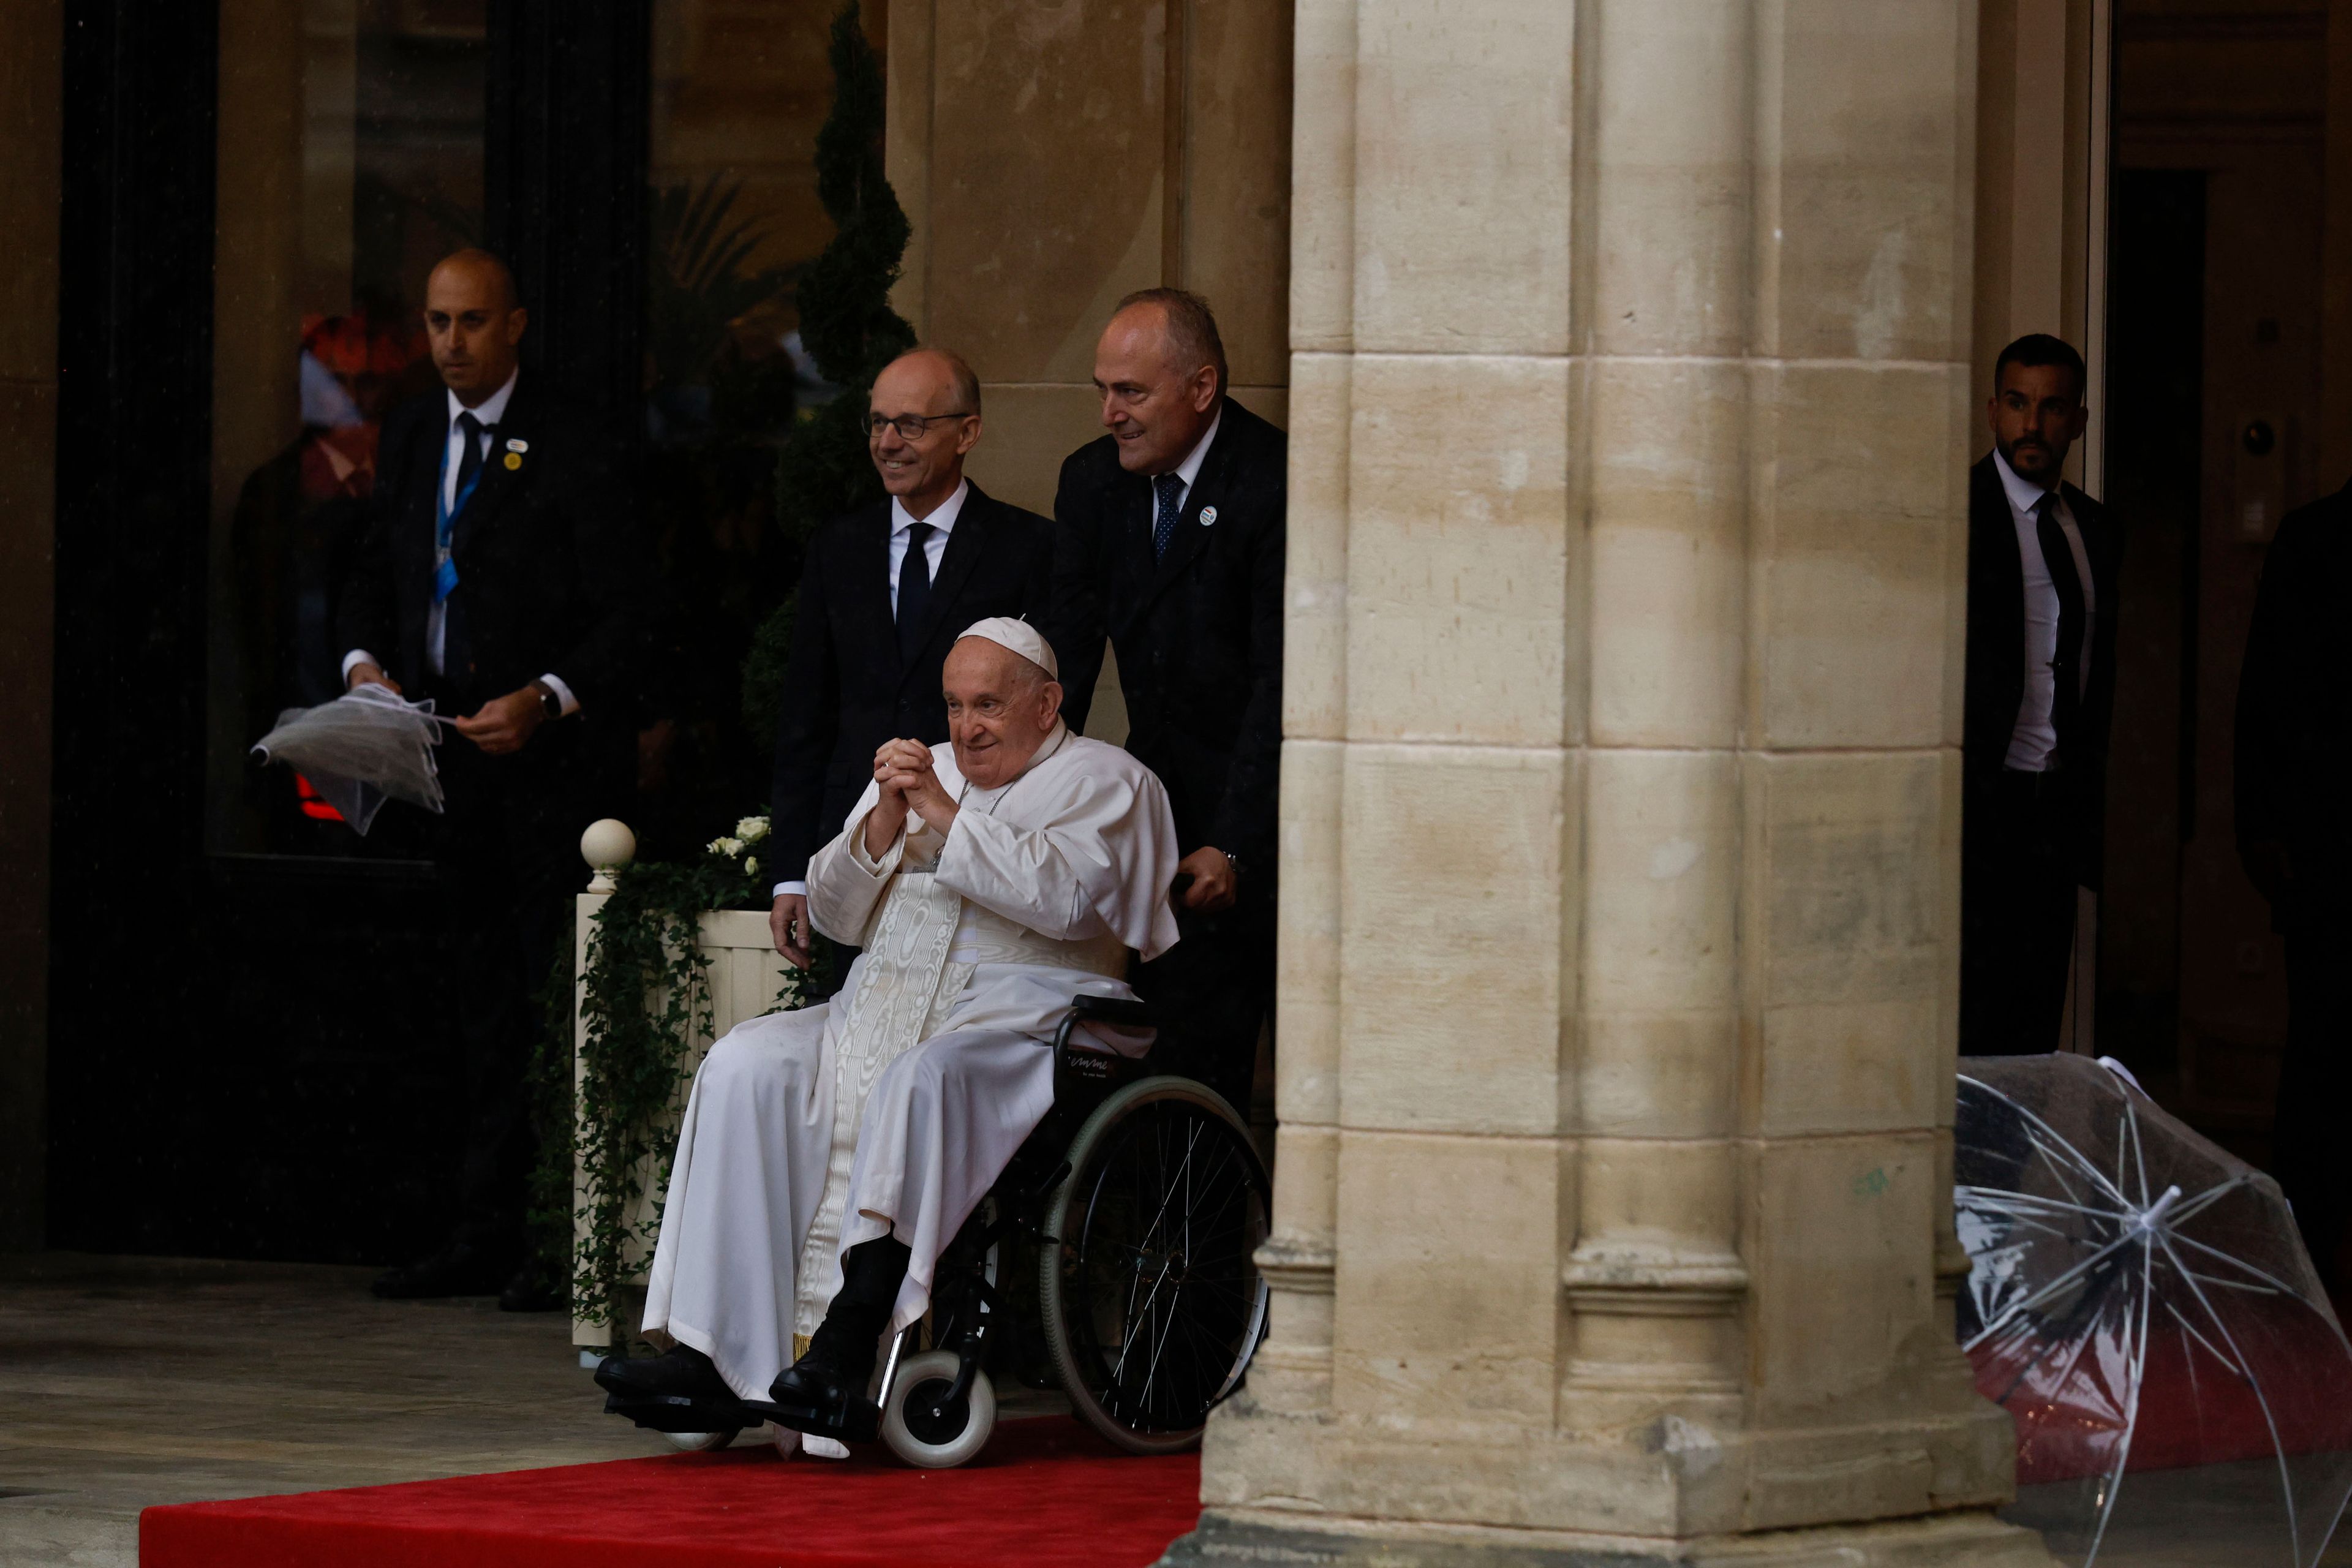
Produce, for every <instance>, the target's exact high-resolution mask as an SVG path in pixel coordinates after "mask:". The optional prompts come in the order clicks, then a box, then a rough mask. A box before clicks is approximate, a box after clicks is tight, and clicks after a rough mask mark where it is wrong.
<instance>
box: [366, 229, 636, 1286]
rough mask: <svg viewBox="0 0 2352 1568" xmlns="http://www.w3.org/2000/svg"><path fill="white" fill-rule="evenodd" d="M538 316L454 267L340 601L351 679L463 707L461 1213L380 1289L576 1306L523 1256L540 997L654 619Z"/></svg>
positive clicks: (446, 273) (454, 937)
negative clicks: (541, 360) (432, 371)
mask: <svg viewBox="0 0 2352 1568" xmlns="http://www.w3.org/2000/svg"><path fill="white" fill-rule="evenodd" d="M528 320H529V313H528V312H527V311H526V310H524V309H523V308H522V306H521V305H520V303H519V302H518V300H517V299H516V294H515V285H514V278H513V275H512V274H511V273H510V272H509V270H508V269H507V267H506V265H505V264H504V263H503V262H501V261H500V260H499V258H496V257H494V256H491V255H488V253H486V252H483V251H478V250H463V251H459V252H457V254H456V255H454V256H451V257H449V258H446V259H445V260H444V261H442V262H441V264H440V265H439V266H438V267H436V268H434V270H433V275H432V278H431V279H430V281H429V282H428V283H427V284H426V288H425V327H426V331H427V333H428V336H429V337H430V339H431V343H432V351H433V363H434V365H435V368H436V369H437V370H438V371H439V372H440V374H441V379H442V381H443V383H444V384H445V386H446V391H445V392H443V393H442V394H439V395H431V396H427V397H425V398H421V399H418V400H417V401H415V402H413V403H410V404H408V405H404V406H403V407H401V408H399V409H396V410H394V413H393V414H392V415H391V416H390V417H389V418H387V419H386V420H385V422H384V429H383V440H382V443H381V447H380V452H379V456H378V469H377V472H378V478H377V485H376V489H375V494H374V497H373V504H372V517H371V521H370V526H369V528H368V531H367V534H366V536H365V539H364V541H363V542H362V546H361V549H360V552H359V555H358V558H357V561H356V563H355V565H354V568H353V571H352V576H351V579H350V580H349V581H348V582H347V583H346V584H345V585H344V589H343V592H342V595H341V599H340V601H339V603H338V605H337V607H336V630H337V633H338V637H339V638H340V641H341V646H342V647H345V648H346V649H348V650H349V651H348V652H347V653H346V654H345V655H344V657H343V679H344V682H345V684H346V685H347V686H349V687H359V686H362V685H368V684H376V685H382V686H386V687H389V688H391V689H394V691H400V692H403V693H404V695H406V696H407V697H409V698H411V699H415V698H419V697H431V698H433V699H434V700H435V706H436V710H437V711H438V712H440V713H443V714H448V715H454V716H456V721H455V723H454V725H453V726H452V731H454V732H452V733H449V734H447V736H446V739H445V740H444V741H443V742H442V744H441V746H440V747H439V749H438V751H437V752H436V763H437V765H438V767H439V770H440V773H441V779H442V786H443V790H444V793H445V795H446V799H447V806H446V812H445V814H444V815H443V816H440V817H439V818H436V819H431V820H429V822H428V823H427V825H426V828H425V837H426V839H427V842H428V845H429V852H430V853H431V855H432V856H433V858H434V859H435V860H436V861H437V862H438V863H439V864H440V865H441V867H442V868H443V877H442V882H443V885H444V888H445V890H446V912H445V915H444V920H445V928H444V935H445V937H446V948H445V949H444V951H443V956H442V960H441V962H442V964H443V966H444V969H443V972H442V973H420V974H418V975H417V976H416V982H417V984H418V985H419V987H420V988H423V989H425V990H426V991H429V992H430V993H432V994H436V995H444V996H446V997H448V998H449V999H450V1002H451V1005H452V1006H453V1009H454V1016H452V1017H451V1019H450V1021H449V1026H450V1027H451V1028H452V1029H453V1030H454V1032H455V1035H456V1037H457V1045H458V1047H459V1054H460V1055H461V1057H462V1058H463V1061H464V1063H465V1081H464V1084H463V1086H462V1089H461V1090H460V1091H459V1092H457V1093H453V1094H451V1095H450V1096H448V1097H447V1098H446V1099H445V1100H442V1101H441V1102H440V1103H438V1104H421V1105H419V1106H418V1107H417V1108H416V1111H417V1115H418V1117H419V1118H420V1120H427V1121H436V1122H437V1121H446V1120H448V1119H449V1118H450V1117H451V1116H452V1115H456V1116H458V1117H459V1118H460V1119H461V1120H462V1121H463V1125H464V1127H465V1160H464V1166H463V1170H462V1174H461V1176H460V1181H459V1193H458V1205H457V1214H456V1215H454V1216H453V1219H452V1223H451V1227H450V1230H449V1232H448V1234H447V1237H446V1241H445V1242H444V1243H443V1244H442V1245H441V1246H440V1247H438V1248H437V1249H436V1251H435V1252H434V1253H433V1254H432V1255H431V1256H429V1257H427V1258H424V1259H422V1260H421V1261H418V1262H416V1263H414V1264H411V1265H409V1266H407V1267H405V1268H395V1269H393V1270H392V1271H391V1272H389V1273H387V1274H385V1275H383V1277H382V1278H381V1279H377V1280H376V1282H375V1286H374V1289H375V1292H376V1294H377V1295H379V1296H387V1297H421V1296H459V1295H489V1294H494V1293H499V1292H503V1294H502V1295H501V1298H500V1305H501V1306H504V1307H506V1308H508V1309H509V1310H531V1309H538V1308H552V1307H554V1306H556V1305H559V1304H560V1293H559V1291H558V1290H557V1289H556V1281H554V1280H552V1279H537V1278H533V1277H531V1276H530V1275H529V1274H528V1273H527V1272H526V1271H524V1270H523V1269H522V1265H523V1263H524V1260H525V1257H526V1251H527V1248H526V1244H525V1234H524V1213H525V1207H526V1190H527V1185H528V1182H529V1178H530V1169H531V1166H532V1164H533V1163H534V1160H535V1150H534V1148H533V1144H532V1138H531V1129H530V1101H529V1092H528V1088H527V1083H526V1079H527V1075H528V1070H529V1067H530V1055H531V1047H532V1044H533V1041H534V1040H535V1039H536V1037H537V1033H538V1017H537V1010H536V1008H535V1006H534V1002H533V998H534V995H535V994H536V991H537V989H538V987H539V985H540V984H541V982H543V981H544V980H545V978H546V975H547V973H548V971H549V968H550V966H551V964H552V963H553V962H554V961H555V955H556V953H557V952H558V950H559V947H560V946H561V944H562V943H563V942H564V941H565V938H566V934H567V932H568V931H569V929H570V924H569V920H568V918H567V917H568V914H569V910H570V900H569V898H568V895H569V894H571V893H572V892H575V891H577V890H578V886H579V883H580V879H581V878H580V860H579V850H578V845H579V841H580V833H581V830H582V829H583V827H585V826H587V825H588V824H589V823H590V822H593V821H594V820H595V819H596V818H597V817H599V816H613V815H617V814H619V813H620V812H621V811H622V810H623V809H624V808H625V800H626V795H625V791H626V789H627V787H628V785H629V783H630V779H631V774H630V771H629V769H630V764H631V761H632V757H633V754H634V753H633V744H634V736H635V728H636V723H635V713H636V709H637V702H636V700H635V698H636V693H635V689H634V688H635V681H636V680H637V679H639V677H640V675H641V672H642V671H643V669H644V668H645V666H646V654H647V644H648V642H649V639H650V630H651V626H652V625H653V622H654V606H653V605H651V604H649V603H648V602H647V595H646V591H645V588H644V584H643V578H644V574H645V571H646V563H647V561H648V560H649V559H650V558H651V553H652V549H651V543H650V542H649V541H648V540H647V539H646V538H644V537H643V536H642V534H641V532H640V531H639V529H638V526H637V523H636V521H635V515H634V513H633V510H632V508H631V507H630V505H629V503H628V493H629V492H628V485H627V476H626V475H625V473H623V472H621V471H619V468H618V463H617V458H616V456H615V454H616V453H617V452H618V451H620V450H621V449H622V447H621V443H619V442H618V441H616V440H614V439H612V438H610V437H608V436H606V435H605V433H604V432H603V431H602V430H600V429H599V428H598V427H597V426H595V424H594V423H593V421H592V420H590V419H589V418H588V417H586V416H583V415H582V414H580V413H578V412H577V411H574V410H571V409H567V408H565V407H563V406H562V405H560V404H559V403H558V402H557V401H556V400H555V399H553V398H551V397H549V396H546V395H542V394H541V393H540V392H539V391H538V390H537V389H536V387H535V385H534V383H533V381H532V379H531V378H530V377H529V376H526V375H523V374H521V373H520V370H519V368H518V352H517V351H518V346H519V345H520V342H521V341H522V335H523V329H524V327H525V326H526V324H527V323H528ZM452 1087H453V1089H455V1088H456V1087H457V1086H452Z"/></svg>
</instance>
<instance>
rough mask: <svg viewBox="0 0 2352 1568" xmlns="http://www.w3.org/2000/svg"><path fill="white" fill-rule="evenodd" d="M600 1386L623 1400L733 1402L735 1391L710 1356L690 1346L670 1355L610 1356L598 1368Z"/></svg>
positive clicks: (597, 1375)
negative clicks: (633, 1357)
mask: <svg viewBox="0 0 2352 1568" xmlns="http://www.w3.org/2000/svg"><path fill="white" fill-rule="evenodd" d="M596 1386H597V1387H599V1388H601V1389H603V1390H604V1392H605V1393H607V1394H613V1395H615V1396H616V1397H618V1398H621V1399H696V1400H710V1401H714V1402H717V1401H724V1402H726V1403H728V1404H730V1405H731V1404H733V1403H734V1401H735V1391H734V1390H733V1389H731V1388H730V1387H728V1386H727V1380H726V1379H725V1378H723V1377H721V1376H719V1369H718V1368H717V1367H715V1366H713V1365H711V1364H710V1358H709V1356H707V1355H704V1354H703V1353H702V1352H700V1351H698V1350H695V1349H693V1348H692V1347H691V1346H688V1345H679V1346H677V1347H676V1348H675V1349H673V1350H672V1351H670V1352H669V1353H668V1354H667V1355H657V1356H640V1357H639V1358H637V1359H636V1360H635V1361H631V1360H630V1359H628V1358H627V1357H626V1356H617V1355H611V1356H606V1357H605V1358H604V1361H603V1362H602V1363H600V1364H599V1365H598V1366H597V1368H596Z"/></svg>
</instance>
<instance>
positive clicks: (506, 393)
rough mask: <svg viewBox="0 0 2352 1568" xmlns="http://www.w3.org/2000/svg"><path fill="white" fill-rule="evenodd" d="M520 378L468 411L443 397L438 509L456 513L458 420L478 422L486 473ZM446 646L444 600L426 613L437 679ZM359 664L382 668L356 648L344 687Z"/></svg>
mask: <svg viewBox="0 0 2352 1568" xmlns="http://www.w3.org/2000/svg"><path fill="white" fill-rule="evenodd" d="M521 375H522V372H521V371H520V370H519V369H518V370H516V371H514V372H512V373H511V374H509V375H508V377H507V381H506V384H505V385H504V386H501V387H499V389H498V390H497V391H496V392H493V393H491V394H490V395H488V397H485V398H484V399H482V401H481V402H480V403H479V404H478V405H476V406H475V407H473V408H471V409H468V408H467V406H466V405H464V404H463V403H460V402H458V401H457V394H456V393H454V392H452V393H448V394H447V397H448V399H449V441H448V445H447V446H446V447H443V448H442V453H441V505H442V508H443V509H444V510H449V511H455V510H457V471H458V469H459V468H460V467H462V466H463V464H464V462H465V458H466V447H465V440H466V432H465V431H464V429H462V428H461V427H460V426H458V424H457V416H459V415H460V414H466V413H471V414H472V415H473V416H474V417H475V418H476V419H478V420H479V421H480V422H481V424H482V426H483V430H482V433H481V434H480V435H479V436H478V437H475V439H476V440H478V441H479V442H480V443H481V454H480V455H481V458H482V467H483V468H484V469H485V470H487V469H488V467H489V463H490V448H491V446H492V444H493V443H495V442H496V441H497V439H498V437H496V436H494V435H492V434H491V433H490V430H489V428H488V427H489V426H493V425H496V424H498V423H499V421H500V420H502V419H504V418H505V417H506V416H507V405H508V404H509V403H511V402H513V401H514V389H515V383H516V381H517V380H519V379H520V377H521ZM435 564H436V566H437V565H438V564H439V563H438V562H436V563H435ZM460 585H461V586H462V584H460ZM448 642H449V605H448V601H447V600H446V599H444V600H438V601H436V602H435V603H434V604H433V605H431V606H430V607H429V608H427V609H426V610H425V664H426V665H428V666H429V667H430V668H432V671H433V673H434V674H436V675H445V674H446V673H448V672H447V670H446V668H445V664H446V648H447V647H448ZM361 664H372V665H374V666H375V667H376V668H379V669H382V668H385V666H384V662H383V660H382V659H380V658H376V657H375V655H373V654H372V653H370V652H369V651H368V650H367V649H365V648H363V647H355V648H353V649H352V650H351V652H349V653H347V654H345V655H343V683H344V684H345V685H347V686H348V685H349V684H350V683H351V679H352V667H353V666H355V665H361ZM539 679H541V681H543V682H545V683H546V686H547V689H549V690H550V691H552V692H554V693H555V700H557V701H558V702H560V703H562V705H563V711H564V712H565V713H566V714H572V713H576V712H578V711H579V710H580V701H579V699H577V698H575V697H573V696H572V688H570V687H569V686H566V685H565V684H563V682H562V680H561V679H558V678H557V677H556V676H554V675H553V674H547V675H542V676H541V677H540V678H539Z"/></svg>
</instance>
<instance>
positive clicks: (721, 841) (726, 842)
mask: <svg viewBox="0 0 2352 1568" xmlns="http://www.w3.org/2000/svg"><path fill="white" fill-rule="evenodd" d="M703 847H704V848H705V849H706V850H708V851H709V853H711V854H713V855H724V856H726V857H727V858H729V859H730V860H732V859H733V858H735V857H736V856H738V855H740V854H741V853H743V841H742V840H741V839H740V838H714V839H712V840H711V841H710V842H709V843H708V844H706V845H704V846H703Z"/></svg>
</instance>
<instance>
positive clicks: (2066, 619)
mask: <svg viewBox="0 0 2352 1568" xmlns="http://www.w3.org/2000/svg"><path fill="white" fill-rule="evenodd" d="M2083 385H2084V372H2083V359H2082V356H2081V355H2080V354H2078V353H2075V352H2074V350H2073V349H2072V348H2070V347H2068V346H2067V345H2066V344H2065V343H2063V342H2060V341H2059V340H2057V339H2056V338H2053V337H2048V336H2045V335H2042V334H2040V333H2036V334H2034V335H2032V336H2030V337H2023V338H2020V339H2018V340H2017V342H2013V343H2011V344H2010V345H2009V346H2008V347H2007V348H2005V349H2003V350H2002V351H2001V352H2000V360H1999V361H1998V362H1997V363H1995V365H1994V368H1993V394H1992V396H1991V398H1990V400H1988V402H1987V403H1986V405H1985V414H1986V418H1987V421H1988V422H1989V423H1990V426H1992V439H1993V449H1992V451H1991V452H1990V454H1989V455H1987V456H1986V458H1984V460H1983V461H1981V462H1979V464H1977V466H1976V467H1975V468H1973V469H1972V470H1970V472H1969V627H1968V667H1967V680H1968V689H1967V696H1966V700H1965V703H1964V707H1963V715H1962V742H1961V838H1960V1050H1961V1053H1962V1054H1963V1055H1966V1056H2004V1055H2017V1054H2022V1053H2030V1052H2039V1051H2053V1050H2056V1049H2057V1048H2058V1045H2059V1039H2058V1029H2059V1025H2060V1022H2061V1020H2062V1019H2063V1016H2064V1014H2065V1007H2066V972H2067V963H2068V960H2069V958H2070V957H2071V955H2072V953H2073V951H2074V904H2075V888H2076V887H2077V886H2078V885H2079V886H2083V887H2088V888H2096V887H2097V886H2098V885H2099V868H2100V841H2101V835H2102V833H2103V831H2104V826H2105V823H2104V816H2105V813H2104V810H2103V802H2104V800H2105V791H2106V776H2107V721H2108V717H2109V715H2110V713H2111V711H2112V710H2113V708H2114V704H2115V686H2116V581H2117V577H2118V575H2119V569H2120V567H2121V563H2122V556H2123V538H2122V535H2121V533H2120V532H2119V531H2117V529H2116V524H2115V522H2114V521H2113V520H2112V519H2111V518H2109V517H2108V515H2107V512H2106V510H2105V508H2104V507H2102V506H2100V505H2099V503H2098V502H2096V501H2095V500H2092V499H2091V498H2090V497H2089V496H2086V495H2084V493H2083V492H2082V491H2081V490H2079V489H2075V488H2074V486H2073V485H2070V484H2067V483H2065V482H2064V478H2063V475H2064V470H2065V466H2066V453H2067V449H2068V448H2069V447H2072V446H2073V445H2074V442H2075V441H2076V440H2077V439H2079V438H2080V437H2081V436H2082V434H2083V426H2084V420H2085V418H2086V413H2085V410H2084V405H2083Z"/></svg>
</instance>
